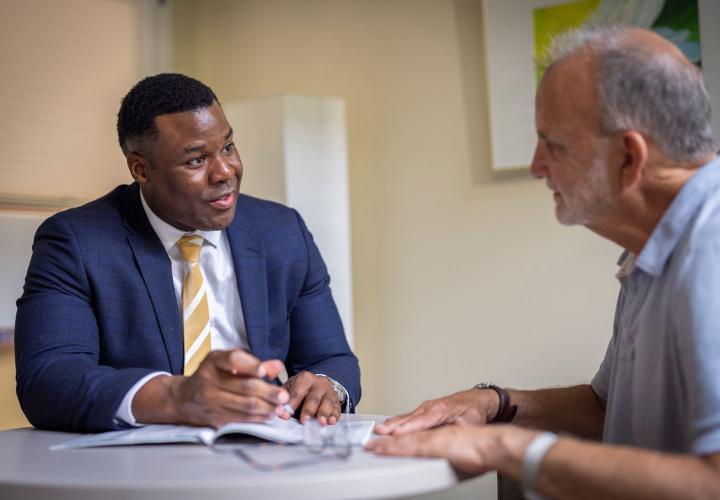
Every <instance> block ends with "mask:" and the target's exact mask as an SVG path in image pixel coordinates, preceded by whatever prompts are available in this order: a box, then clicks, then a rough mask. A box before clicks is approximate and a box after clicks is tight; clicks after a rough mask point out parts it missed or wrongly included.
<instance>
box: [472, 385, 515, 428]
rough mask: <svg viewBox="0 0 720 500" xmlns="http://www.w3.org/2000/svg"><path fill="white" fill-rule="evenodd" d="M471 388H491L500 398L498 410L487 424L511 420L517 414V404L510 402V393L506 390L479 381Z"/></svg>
mask: <svg viewBox="0 0 720 500" xmlns="http://www.w3.org/2000/svg"><path fill="white" fill-rule="evenodd" d="M473 389H480V390H484V389H492V390H493V391H495V392H496V393H497V395H498V397H499V398H500V404H499V405H498V411H497V413H496V414H495V416H494V417H493V418H492V419H490V420H488V422H487V423H488V424H498V423H508V422H512V419H513V418H515V415H516V414H517V411H518V407H517V405H514V404H511V403H510V393H509V392H508V391H506V390H505V389H503V388H502V387H498V386H496V385H495V384H493V383H490V382H480V383H479V384H477V385H475V386H473Z"/></svg>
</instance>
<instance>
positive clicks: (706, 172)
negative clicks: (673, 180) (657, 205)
mask: <svg viewBox="0 0 720 500" xmlns="http://www.w3.org/2000/svg"><path fill="white" fill-rule="evenodd" d="M719 188H720V158H718V157H716V158H714V159H713V160H712V161H710V162H709V163H707V164H705V165H704V166H702V167H700V169H699V170H698V172H697V173H695V174H694V175H693V176H692V177H690V179H689V180H688V181H687V182H686V183H685V184H684V185H683V187H682V188H680V192H679V193H678V194H677V196H675V199H674V200H673V201H672V203H671V204H670V207H669V208H668V209H667V210H666V211H665V214H664V215H663V216H662V218H661V219H660V222H658V224H657V226H655V229H653V232H652V234H651V235H650V238H649V239H648V240H647V242H645V246H644V247H643V249H642V251H641V252H640V255H638V256H637V260H636V261H635V265H636V266H637V267H638V268H640V269H642V270H643V271H645V272H646V273H648V274H650V275H652V276H656V277H657V276H659V275H660V273H661V272H662V270H663V268H664V267H665V263H666V262H667V260H668V258H669V257H670V255H671V254H672V252H673V250H675V247H676V246H677V243H678V241H679V240H680V237H681V236H682V235H683V233H684V231H685V230H686V229H687V226H688V224H689V223H690V219H692V218H693V217H694V216H695V214H696V212H697V211H698V209H699V208H700V206H701V205H702V204H703V202H704V201H705V199H706V198H707V197H708V196H709V195H710V194H712V193H714V192H716V191H717V190H718V189H719Z"/></svg>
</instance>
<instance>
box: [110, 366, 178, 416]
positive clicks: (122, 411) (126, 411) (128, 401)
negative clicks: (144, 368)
mask: <svg viewBox="0 0 720 500" xmlns="http://www.w3.org/2000/svg"><path fill="white" fill-rule="evenodd" d="M160 375H167V376H170V374H169V373H168V372H153V373H148V374H147V375H145V376H144V377H143V378H141V379H140V380H138V381H137V382H136V383H135V385H134V386H132V387H131V388H130V390H129V391H128V392H127V393H126V394H125V397H124V398H123V400H122V401H121V402H120V406H118V409H117V411H116V412H115V420H116V421H118V422H123V423H125V424H127V425H130V426H132V427H141V426H142V425H144V424H142V423H138V421H137V420H135V415H133V412H132V402H133V399H135V394H137V392H138V391H139V390H140V389H141V388H142V386H144V385H145V384H147V383H148V382H149V381H150V380H152V379H154V378H155V377H159V376H160Z"/></svg>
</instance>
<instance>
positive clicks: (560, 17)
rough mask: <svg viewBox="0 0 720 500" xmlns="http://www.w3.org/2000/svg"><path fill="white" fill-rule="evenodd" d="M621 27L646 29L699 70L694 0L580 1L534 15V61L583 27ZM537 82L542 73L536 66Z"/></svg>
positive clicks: (698, 38)
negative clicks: (556, 40) (561, 36)
mask: <svg viewBox="0 0 720 500" xmlns="http://www.w3.org/2000/svg"><path fill="white" fill-rule="evenodd" d="M608 23H620V24H626V25H632V26H640V27H643V28H648V29H651V30H653V31H655V32H656V33H658V34H659V35H661V36H663V37H665V38H666V39H668V40H670V41H671V42H673V43H674V44H675V45H677V46H678V48H679V49H680V50H682V52H683V53H684V54H685V56H686V57H687V58H688V59H689V60H690V61H692V62H694V63H695V64H697V65H698V66H700V23H699V20H698V3H697V0H583V1H579V2H566V3H562V4H559V5H554V6H551V7H544V8H540V9H535V10H534V11H533V27H534V30H535V32H534V40H535V60H536V61H541V60H542V59H543V58H544V55H545V51H546V50H547V47H548V45H549V43H550V41H551V40H552V38H553V37H554V36H556V35H558V34H559V33H562V32H564V31H567V30H571V29H577V28H579V27H580V26H583V25H585V24H589V25H594V24H608ZM535 76H536V79H537V81H540V77H542V69H541V68H539V67H538V66H536V69H535Z"/></svg>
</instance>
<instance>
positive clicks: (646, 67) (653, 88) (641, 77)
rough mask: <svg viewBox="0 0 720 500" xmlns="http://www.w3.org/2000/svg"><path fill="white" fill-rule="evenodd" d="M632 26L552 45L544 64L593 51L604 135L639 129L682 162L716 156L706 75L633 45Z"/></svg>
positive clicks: (601, 29) (580, 33) (596, 30)
mask: <svg viewBox="0 0 720 500" xmlns="http://www.w3.org/2000/svg"><path fill="white" fill-rule="evenodd" d="M629 30H630V28H628V27H625V26H591V27H586V28H581V29H579V30H576V31H570V32H566V33H564V34H562V35H560V36H559V37H556V38H555V39H554V40H553V42H552V43H551V45H550V47H549V50H548V54H547V58H546V60H545V61H543V63H542V65H543V66H544V67H545V68H547V69H550V67H551V66H553V65H555V64H557V63H559V62H561V61H563V60H565V59H568V58H570V57H571V56H573V55H577V54H579V53H581V52H582V51H583V50H589V51H590V53H591V55H592V57H593V59H594V62H595V65H596V75H597V76H596V81H597V90H598V99H599V102H598V114H599V116H598V118H599V125H600V129H601V131H602V132H604V133H615V132H619V131H621V130H630V129H632V130H637V131H639V132H641V133H643V134H645V135H647V136H648V137H650V138H651V139H652V140H653V142H654V143H655V144H656V146H657V147H658V148H659V149H660V151H662V152H663V153H664V154H665V155H667V156H668V157H669V158H671V159H673V160H675V161H677V162H697V161H701V160H703V159H705V158H707V156H709V155H711V154H714V153H715V151H716V149H717V144H716V142H715V139H714V137H713V131H712V123H711V121H710V113H711V110H710V97H709V95H708V91H707V88H706V87H705V82H704V80H703V76H702V72H701V71H700V70H699V69H698V68H697V67H696V66H694V65H692V64H690V63H687V64H684V63H683V62H682V61H681V60H679V59H678V58H677V57H676V56H674V55H672V54H665V53H658V52H657V51H651V50H649V49H647V48H645V47H643V46H639V45H631V44H629V43H628V42H627V35H628V32H629Z"/></svg>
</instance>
